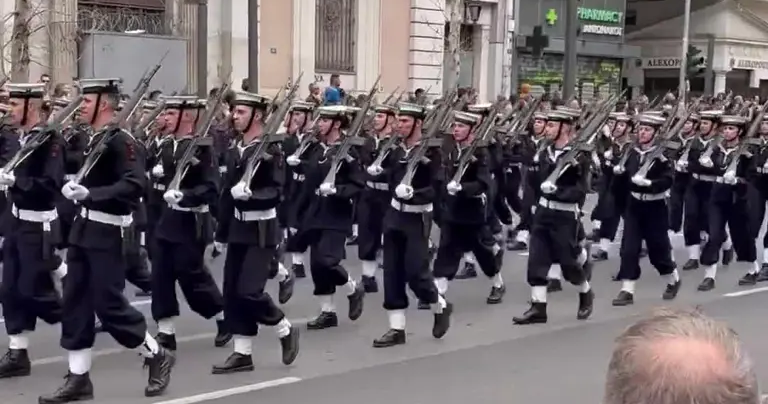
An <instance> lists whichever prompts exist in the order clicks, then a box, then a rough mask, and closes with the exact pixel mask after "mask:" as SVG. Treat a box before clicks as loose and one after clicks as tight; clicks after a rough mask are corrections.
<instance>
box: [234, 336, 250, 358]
mask: <svg viewBox="0 0 768 404" xmlns="http://www.w3.org/2000/svg"><path fill="white" fill-rule="evenodd" d="M232 340H233V341H234V345H235V352H237V353H239V354H240V355H250V354H251V353H253V341H251V337H245V336H242V335H235V336H234V337H233V338H232Z"/></svg>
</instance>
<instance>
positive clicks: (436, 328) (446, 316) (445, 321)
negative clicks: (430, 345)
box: [432, 302, 453, 338]
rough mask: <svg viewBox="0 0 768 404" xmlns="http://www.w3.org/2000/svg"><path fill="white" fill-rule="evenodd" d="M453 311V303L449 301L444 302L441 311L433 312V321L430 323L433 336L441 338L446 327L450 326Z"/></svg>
mask: <svg viewBox="0 0 768 404" xmlns="http://www.w3.org/2000/svg"><path fill="white" fill-rule="evenodd" d="M452 313H453V305H452V304H451V302H446V306H445V307H444V308H443V312H442V313H435V322H434V323H433V324H432V336H433V337H435V338H443V337H444V336H445V333H447V332H448V329H449V328H451V314H452Z"/></svg>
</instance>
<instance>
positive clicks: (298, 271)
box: [291, 264, 307, 278]
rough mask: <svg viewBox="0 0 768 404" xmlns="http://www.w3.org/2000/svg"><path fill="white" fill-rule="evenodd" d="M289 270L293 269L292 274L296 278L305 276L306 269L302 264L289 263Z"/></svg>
mask: <svg viewBox="0 0 768 404" xmlns="http://www.w3.org/2000/svg"><path fill="white" fill-rule="evenodd" d="M291 271H293V275H294V276H295V277H297V278H306V277H307V270H306V269H305V268H304V264H293V265H291Z"/></svg>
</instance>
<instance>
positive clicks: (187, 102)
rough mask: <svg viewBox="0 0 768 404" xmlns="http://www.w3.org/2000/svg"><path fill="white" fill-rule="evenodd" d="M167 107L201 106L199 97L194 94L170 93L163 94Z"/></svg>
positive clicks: (162, 97)
mask: <svg viewBox="0 0 768 404" xmlns="http://www.w3.org/2000/svg"><path fill="white" fill-rule="evenodd" d="M161 99H162V100H163V101H165V107H166V108H174V109H185V108H197V107H199V103H198V98H197V97H196V96H194V95H168V96H165V95H163V96H161Z"/></svg>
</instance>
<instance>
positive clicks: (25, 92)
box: [5, 83, 46, 98]
mask: <svg viewBox="0 0 768 404" xmlns="http://www.w3.org/2000/svg"><path fill="white" fill-rule="evenodd" d="M5 91H7V92H8V97H10V98H43V97H44V96H45V94H46V93H45V84H43V83H7V84H6V85H5Z"/></svg>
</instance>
